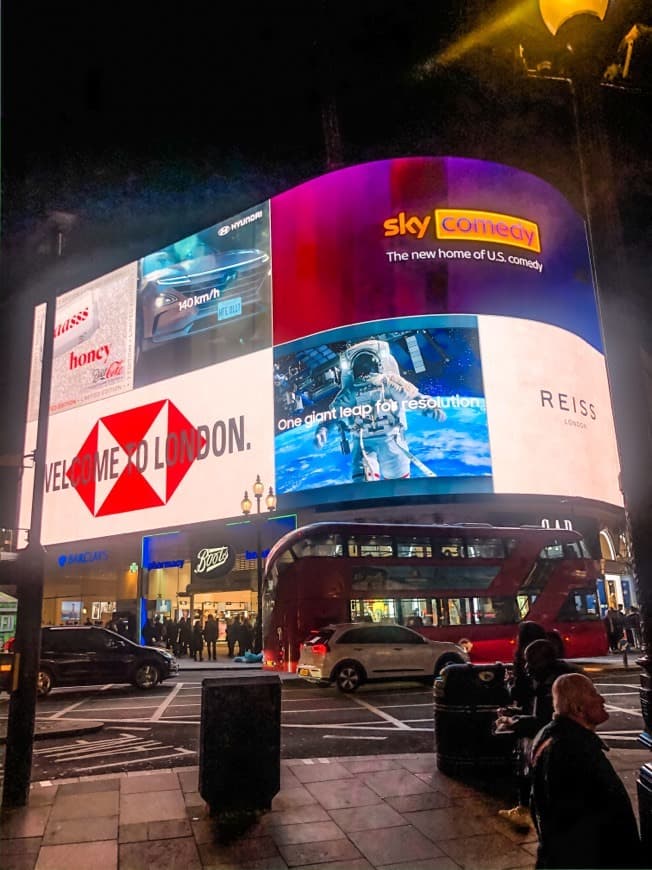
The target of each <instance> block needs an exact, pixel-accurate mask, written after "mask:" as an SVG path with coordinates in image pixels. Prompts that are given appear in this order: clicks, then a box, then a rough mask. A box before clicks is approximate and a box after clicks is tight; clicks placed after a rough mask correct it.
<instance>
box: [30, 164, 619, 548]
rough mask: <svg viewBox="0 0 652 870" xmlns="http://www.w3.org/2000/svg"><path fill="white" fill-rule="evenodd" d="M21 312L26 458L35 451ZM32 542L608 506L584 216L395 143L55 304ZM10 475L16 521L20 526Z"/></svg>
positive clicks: (517, 177) (549, 192) (515, 176)
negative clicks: (490, 497)
mask: <svg viewBox="0 0 652 870" xmlns="http://www.w3.org/2000/svg"><path fill="white" fill-rule="evenodd" d="M43 321H44V309H43V308H42V307H41V308H39V309H37V310H36V312H35V332H34V336H35V340H34V347H33V351H32V362H33V368H32V375H31V381H30V400H29V409H28V425H27V430H26V441H25V452H26V453H30V452H31V451H33V450H34V448H35V444H36V431H37V414H38V384H39V378H40V366H41V348H42V342H43ZM48 338H49V340H51V341H52V342H53V353H54V362H53V373H52V392H51V402H50V414H51V417H50V420H49V437H48V446H47V456H46V463H45V464H46V483H45V493H44V515H43V534H42V540H43V543H44V544H53V543H64V542H67V541H76V540H84V539H86V538H99V537H103V536H107V535H113V534H121V533H125V532H139V531H142V532H149V531H155V530H158V529H165V528H170V527H179V526H182V525H183V524H186V523H193V522H200V521H206V520H213V519H219V518H225V517H232V516H235V515H237V514H238V513H239V501H240V498H241V496H242V490H243V488H244V486H246V482H247V481H251V480H254V479H255V477H256V475H257V474H260V475H261V476H262V479H264V480H265V481H266V482H267V481H269V482H270V483H272V485H273V486H274V489H275V491H276V492H277V493H278V496H279V507H281V508H282V509H283V510H290V511H291V510H293V509H298V508H300V507H302V506H308V505H310V506H312V507H314V506H318V505H319V504H322V503H323V504H326V503H329V502H330V503H331V504H332V503H342V504H347V503H350V504H354V503H355V502H356V501H360V500H363V501H365V502H366V503H368V502H369V500H370V499H372V500H373V499H385V498H391V497H396V498H401V497H409V496H418V497H419V498H420V499H424V498H427V497H429V496H431V497H432V498H433V499H434V500H437V499H440V500H441V499H443V498H445V497H446V496H448V495H455V494H458V493H464V494H472V493H483V494H486V493H492V492H494V493H507V494H508V493H520V494H531V495H555V496H560V495H561V496H574V497H583V498H589V499H595V500H598V501H605V502H608V503H610V504H618V505H621V504H622V499H621V494H620V492H619V490H618V474H619V465H618V458H617V451H616V441H615V434H614V425H613V418H612V411H611V405H610V398H609V390H608V385H607V376H606V370H605V364H604V357H603V353H602V339H601V332H600V324H599V319H598V313H597V307H596V302H595V297H594V289H593V285H592V279H591V263H590V259H589V252H588V245H587V239H586V233H585V227H584V223H583V221H582V219H581V217H580V216H579V215H578V214H577V212H576V211H575V210H574V209H573V208H572V206H571V205H570V204H569V202H568V201H567V200H566V199H565V198H564V197H563V196H562V195H561V194H560V193H559V192H558V191H557V190H555V189H554V188H553V187H552V186H550V185H549V184H547V183H546V182H545V181H543V180H542V179H540V178H537V177H535V176H533V175H530V174H528V173H524V172H521V171H520V170H517V169H514V168H511V167H508V166H504V165H500V164H496V163H490V162H485V161H480V160H470V159H466V158H455V157H443V158H435V157H433V158H428V157H411V158H397V159H391V160H383V161H378V162H374V163H366V164H362V165H359V166H352V167H349V168H346V169H342V170H339V171H337V172H333V173H330V174H328V175H324V176H322V177H320V178H316V179H313V180H311V181H309V182H306V183H305V184H302V185H300V186H298V187H296V188H294V189H292V190H289V191H287V192H284V193H281V194H279V195H277V196H275V197H273V198H272V199H271V200H270V201H268V202H266V203H263V204H261V205H256V206H252V207H251V208H250V209H247V210H245V211H243V212H240V213H239V214H238V215H235V216H234V217H232V218H228V219H225V220H221V221H220V222H219V223H215V224H214V225H213V226H211V227H209V228H207V229H204V230H200V231H198V232H196V233H194V234H193V235H190V236H187V237H185V238H183V239H181V240H180V241H178V242H175V243H174V244H170V245H168V246H166V247H164V248H162V249H160V250H159V251H156V252H154V253H152V254H149V255H147V256H144V257H143V258H142V259H140V260H139V261H138V262H137V263H136V264H131V265H129V266H125V267H124V268H123V269H119V270H117V271H115V272H112V273H111V274H109V275H105V276H102V277H100V278H98V279H97V280H95V281H93V282H91V283H89V284H86V285H84V286H83V287H79V288H76V289H74V290H71V291H68V292H66V293H63V294H61V295H60V296H59V299H58V302H57V310H56V323H55V330H54V335H53V336H50V337H48ZM32 485H33V473H32V471H31V470H30V469H26V470H25V472H24V476H23V486H22V494H21V506H20V518H19V525H20V527H22V528H23V529H26V528H27V527H28V526H29V510H30V505H31V500H32Z"/></svg>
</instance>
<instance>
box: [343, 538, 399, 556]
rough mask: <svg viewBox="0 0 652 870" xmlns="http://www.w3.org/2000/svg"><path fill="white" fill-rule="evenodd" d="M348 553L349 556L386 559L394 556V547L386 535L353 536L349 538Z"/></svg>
mask: <svg viewBox="0 0 652 870" xmlns="http://www.w3.org/2000/svg"><path fill="white" fill-rule="evenodd" d="M348 553H349V556H380V557H381V558H387V557H391V556H393V555H394V547H393V545H392V539H391V538H390V537H389V536H388V535H355V536H351V537H350V538H349V541H348Z"/></svg>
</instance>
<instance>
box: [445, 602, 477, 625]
mask: <svg viewBox="0 0 652 870" xmlns="http://www.w3.org/2000/svg"><path fill="white" fill-rule="evenodd" d="M444 604H445V605H446V609H447V611H448V619H447V621H446V622H444V623H442V624H443V625H471V624H472V623H473V614H472V611H471V608H470V607H469V602H468V601H467V599H466V598H447V599H444Z"/></svg>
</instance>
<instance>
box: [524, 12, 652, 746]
mask: <svg viewBox="0 0 652 870" xmlns="http://www.w3.org/2000/svg"><path fill="white" fill-rule="evenodd" d="M539 10H540V13H541V17H542V19H543V22H544V24H545V25H546V28H547V29H548V31H549V32H550V34H551V35H552V37H553V39H554V40H555V41H556V48H557V50H558V52H557V55H556V56H557V58H558V59H561V63H562V67H563V68H562V71H561V75H559V74H557V75H556V73H557V70H555V68H554V67H553V68H552V69H551V70H550V73H549V75H546V73H543V76H544V77H551V78H556V79H557V80H561V81H562V82H566V84H567V85H568V87H569V90H570V95H571V100H572V108H573V113H574V118H575V133H576V138H577V150H578V158H579V168H580V178H581V185H582V195H583V199H584V206H585V212H586V221H587V227H588V232H589V240H590V248H591V255H592V259H593V265H594V270H595V283H596V291H597V298H598V308H599V311H600V319H601V323H602V332H603V338H604V344H605V359H606V365H607V373H608V378H609V387H610V392H611V401H612V406H613V411H614V421H615V427H616V436H617V441H618V452H619V458H620V468H621V477H620V487H621V491H622V494H623V501H624V506H625V519H626V523H627V529H628V533H629V537H630V541H631V545H632V552H633V569H634V579H635V583H636V590H637V596H638V601H639V604H640V609H641V622H642V648H643V654H642V657H641V659H639V661H638V664H639V665H640V666H641V690H640V692H641V709H642V713H643V718H644V721H645V732H644V733H643V734H642V735H641V737H640V739H641V742H642V743H643V744H644V745H645V746H647V747H648V748H651V749H652V484H651V482H650V476H649V474H647V469H649V468H650V467H652V408H651V406H650V396H651V395H652V392H651V386H652V364H651V361H650V359H649V357H647V356H646V354H645V351H644V349H643V342H642V340H641V338H642V334H643V333H642V331H641V330H642V329H644V328H645V327H644V325H643V324H642V321H643V320H644V317H643V316H642V315H643V314H644V312H642V311H640V310H638V309H637V305H636V303H635V300H634V299H633V298H632V294H631V293H630V292H629V282H628V280H627V269H626V267H625V263H624V245H623V231H622V225H621V220H620V210H619V204H618V201H617V197H616V192H615V189H614V182H613V179H614V169H613V164H612V159H611V151H610V148H609V142H608V138H607V129H606V124H605V120H604V110H603V104H602V97H603V94H602V89H601V84H600V83H601V76H600V74H601V71H602V70H603V69H604V60H603V59H601V58H599V57H596V56H595V54H594V53H593V52H592V50H591V49H592V46H591V44H590V40H587V38H586V36H587V34H586V31H587V29H588V27H589V26H590V25H591V26H592V25H593V24H596V25H597V26H600V25H599V23H598V21H597V19H599V21H603V20H606V18H607V16H608V14H609V2H608V0H539ZM528 74H530V75H533V76H541V73H539V72H535V71H528Z"/></svg>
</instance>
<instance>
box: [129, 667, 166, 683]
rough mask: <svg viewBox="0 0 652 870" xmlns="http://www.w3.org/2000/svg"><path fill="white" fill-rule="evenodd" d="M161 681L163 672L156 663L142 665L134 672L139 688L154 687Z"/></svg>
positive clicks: (135, 681)
mask: <svg viewBox="0 0 652 870" xmlns="http://www.w3.org/2000/svg"><path fill="white" fill-rule="evenodd" d="M160 681H161V674H160V673H159V669H158V668H157V667H156V665H150V664H145V665H140V667H139V668H138V669H137V670H136V673H135V674H134V685H135V686H137V687H138V688H139V689H153V688H154V686H156V685H157V684H158V683H160Z"/></svg>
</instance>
